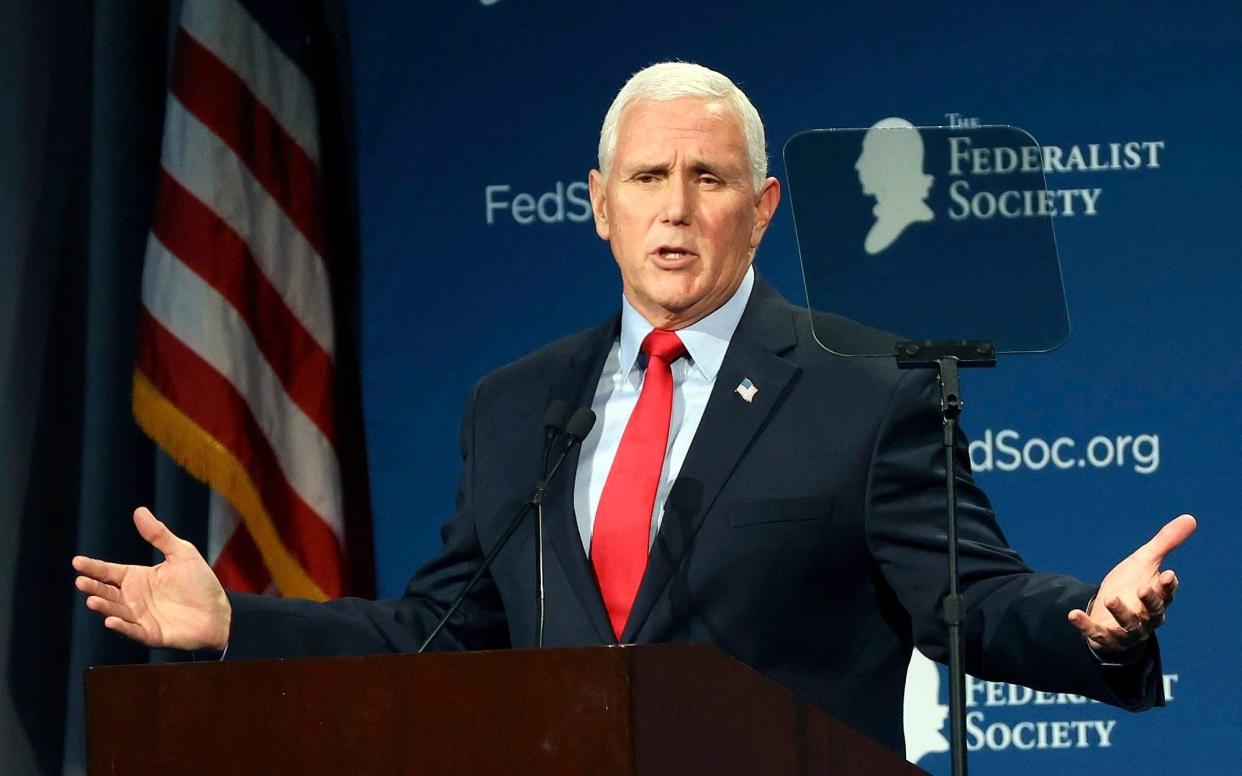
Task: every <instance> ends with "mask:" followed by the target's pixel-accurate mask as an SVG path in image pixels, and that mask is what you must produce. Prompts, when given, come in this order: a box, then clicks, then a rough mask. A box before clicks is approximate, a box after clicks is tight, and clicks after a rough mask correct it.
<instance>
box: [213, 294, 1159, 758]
mask: <svg viewBox="0 0 1242 776" xmlns="http://www.w3.org/2000/svg"><path fill="white" fill-rule="evenodd" d="M817 325H824V326H830V327H834V328H833V330H834V331H835V332H836V335H835V336H836V337H838V338H842V339H846V340H848V341H850V342H852V343H853V345H854V346H856V347H859V348H872V349H875V350H876V352H890V351H891V348H892V344H893V342H894V341H895V340H894V339H893V338H892V337H890V336H887V335H884V334H881V333H879V332H876V331H874V330H871V329H867V328H865V327H862V326H859V325H857V324H854V323H851V322H849V321H847V320H845V319H841V318H836V317H833V316H824V318H823V319H822V321H820V322H819V323H818V324H817ZM618 327H619V317H614V318H613V319H611V320H609V321H607V322H606V323H604V324H603V325H601V326H598V327H596V328H594V329H591V330H587V331H584V332H580V333H578V334H574V335H572V336H570V337H567V338H565V339H562V340H560V341H558V342H555V343H553V344H551V345H548V346H546V347H544V348H542V349H540V350H538V351H536V352H534V353H532V354H531V355H529V356H527V357H525V358H523V359H521V360H519V361H517V362H515V363H513V364H510V365H508V366H506V367H504V368H502V369H500V370H498V371H497V372H494V373H492V374H490V375H488V376H487V377H485V378H483V379H482V380H481V381H480V382H479V383H478V384H477V385H476V386H475V388H474V389H473V391H472V393H471V396H470V399H469V403H468V406H467V409H466V415H465V419H464V422H463V424H462V437H461V449H462V455H463V466H464V468H463V472H462V476H461V480H460V486H459V490H458V500H457V507H458V508H457V512H456V514H455V515H453V517H452V518H451V519H450V520H449V521H448V522H447V523H446V524H445V525H444V527H443V529H442V532H441V533H442V538H443V541H444V549H443V551H442V552H441V553H440V554H439V555H438V556H437V557H436V558H434V559H433V560H432V561H430V562H429V563H428V564H427V565H425V566H423V567H422V568H421V569H420V570H419V571H418V572H417V573H416V574H415V575H414V577H413V579H412V580H411V581H410V583H409V586H408V587H407V589H406V591H405V594H404V596H403V597H402V598H400V599H397V600H392V601H363V600H360V599H341V600H338V601H333V602H330V603H327V604H313V603H310V602H305V601H291V600H279V599H266V598H259V597H254V596H244V595H238V594H231V598H232V601H233V606H234V614H233V625H232V633H231V640H230V645H229V650H228V656H229V658H230V659H234V658H249V657H270V656H288V655H315V654H344V653H349V654H361V653H375V652H389V651H413V650H414V649H416V648H417V647H418V645H419V643H420V642H421V640H422V639H423V638H424V637H425V635H426V634H427V633H428V632H429V631H430V628H431V627H432V626H433V624H434V623H435V621H436V620H437V619H438V618H439V617H440V616H441V614H442V613H443V612H444V611H445V610H446V608H447V606H448V604H449V602H451V600H452V599H453V598H454V597H455V595H456V594H457V593H458V591H459V590H460V588H461V586H462V585H463V584H464V583H465V582H466V580H467V579H468V578H469V577H470V576H471V575H472V574H473V573H474V571H475V570H476V569H477V568H478V565H479V563H480V562H481V560H482V558H483V556H484V555H485V554H486V552H487V551H488V550H489V549H490V548H492V547H493V546H494V545H495V543H496V541H497V540H498V538H499V536H500V534H501V532H502V531H503V530H504V528H505V526H506V524H507V523H508V522H509V519H510V517H511V516H512V515H513V514H514V513H515V512H516V510H517V509H518V508H519V507H520V506H521V504H522V503H523V502H524V501H525V500H526V498H528V497H529V495H530V490H531V488H532V487H533V484H534V483H535V482H536V481H537V480H538V479H539V477H540V474H541V472H540V467H541V463H542V455H541V452H542V449H543V444H544V429H543V417H544V410H545V408H546V407H547V405H548V403H549V401H550V400H551V399H553V398H563V399H565V400H566V401H567V402H568V403H569V405H570V406H572V407H581V406H590V403H591V395H592V393H593V391H594V390H595V387H596V384H597V383H598V380H599V376H600V373H601V371H602V368H603V363H604V359H605V357H606V355H607V353H608V351H609V349H610V348H611V346H612V343H613V341H614V340H615V338H616V337H617V334H618V330H619V329H618ZM743 378H749V379H750V380H751V382H752V383H753V384H754V385H755V386H757V387H758V393H757V394H756V395H755V396H754V398H753V401H751V402H746V401H744V400H743V399H742V398H741V396H739V395H738V394H737V393H735V392H734V388H735V387H736V386H737V385H738V383H740V382H741V381H742V379H743ZM938 402H939V394H938V391H937V388H936V381H935V377H934V374H933V373H932V372H931V371H929V370H901V369H898V368H897V367H896V365H895V363H894V360H893V359H889V358H843V357H838V356H834V355H831V354H829V353H827V352H825V351H824V350H823V349H822V348H821V347H820V346H819V345H818V344H817V343H816V342H815V339H814V337H813V336H812V333H811V323H810V319H809V316H808V315H807V313H806V311H805V310H801V309H799V308H795V307H793V306H792V305H790V304H789V303H788V302H786V301H785V300H784V299H783V298H781V297H780V295H779V294H778V293H777V292H776V291H775V290H773V289H772V288H771V287H770V286H769V285H767V284H766V283H765V282H763V281H762V280H757V281H756V284H755V288H754V291H753V293H752V296H751V299H750V302H749V304H748V306H747V308H746V312H745V314H744V315H743V317H742V319H741V322H740V323H739V324H738V328H737V331H736V333H735V334H734V337H733V339H732V340H731V342H730V344H729V348H728V353H727V355H726V357H725V360H724V363H723V365H722V366H721V369H720V372H719V374H718V376H717V378H716V384H715V387H714V389H713V391H712V395H711V398H710V400H709V401H708V404H707V408H706V410H705V412H704V415H703V419H702V422H701V424H700V425H699V428H698V432H697V434H696V436H695V439H694V441H693V444H692V446H691V447H690V450H689V452H688V454H687V456H686V459H685V462H684V464H683V466H682V469H681V472H680V474H679V476H678V478H677V481H676V483H675V484H674V486H673V488H672V490H671V491H670V494H669V497H668V501H667V504H666V506H665V515H664V520H663V523H662V525H661V528H660V531H659V534H658V535H657V537H656V540H655V543H654V545H653V547H652V550H651V555H650V559H649V562H648V566H647V571H646V574H645V576H644V577H643V580H642V583H641V585H640V587H639V591H638V595H637V598H636V600H635V603H634V607H633V611H632V612H631V615H630V619H629V622H628V624H627V626H626V628H625V632H624V634H623V636H622V639H621V640H622V641H623V642H635V643H656V642H680V643H706V644H713V645H715V646H717V647H719V648H721V649H722V650H724V651H725V652H727V653H729V654H731V655H733V656H735V657H736V658H738V659H739V660H741V661H742V662H744V663H746V664H748V665H750V666H752V667H753V668H755V669H757V670H759V671H761V672H762V673H764V674H766V675H767V676H769V677H771V678H772V679H774V680H776V681H777V682H779V683H780V684H782V685H784V686H786V687H788V688H790V689H791V690H793V691H794V692H795V693H797V694H798V695H800V696H801V697H802V698H804V699H806V700H807V701H809V702H811V703H813V704H815V705H816V706H819V707H820V708H822V709H824V710H825V711H827V712H828V713H829V714H831V715H833V716H835V717H836V718H837V719H839V720H841V721H843V722H845V723H846V724H849V725H851V726H853V727H854V728H856V729H857V730H859V731H861V732H863V733H865V734H866V735H868V736H870V737H872V738H873V739H875V740H876V741H878V742H880V743H881V744H883V745H885V746H887V747H888V748H890V749H892V750H894V751H897V752H901V751H902V750H903V736H902V722H901V711H902V697H903V689H904V681H905V673H906V666H907V663H908V661H909V657H910V650H911V648H912V647H915V646H917V647H918V648H920V649H921V650H922V651H923V652H924V653H925V654H927V655H928V656H929V657H931V658H933V659H937V660H942V661H943V660H945V659H946V658H947V654H948V650H947V646H946V637H945V628H944V625H943V622H942V619H941V616H942V611H941V600H942V599H943V597H944V595H945V593H946V590H947V583H946V566H947V560H946V555H945V524H944V498H945V497H944V463H943V460H944V454H943V447H942V446H941V438H942V427H941V421H940V415H939V409H938V407H939V404H938ZM957 456H958V461H959V467H958V470H959V474H958V481H957V492H958V499H959V505H958V514H959V520H960V522H961V525H960V535H961V582H962V591H963V594H964V596H965V599H966V604H967V611H968V620H967V624H966V629H965V631H966V658H967V669H968V671H969V672H970V673H972V674H973V675H975V676H978V677H981V678H985V679H993V680H1003V681H1007V682H1013V683H1019V684H1024V685H1028V686H1030V687H1034V688H1037V689H1043V690H1050V691H1063V692H1072V693H1078V694H1081V695H1087V696H1090V697H1093V698H1096V699H1099V700H1102V701H1105V702H1109V703H1113V704H1117V705H1122V706H1126V707H1129V708H1132V709H1138V708H1145V707H1147V706H1150V705H1152V704H1153V703H1159V702H1160V701H1161V696H1160V692H1161V682H1160V671H1159V657H1158V651H1157V648H1156V645H1155V643H1154V640H1153V641H1151V642H1149V646H1148V647H1147V649H1146V652H1145V655H1144V656H1143V659H1142V660H1140V661H1139V662H1138V663H1137V664H1133V665H1130V666H1128V667H1126V668H1110V667H1105V666H1102V665H1101V664H1100V662H1099V661H1098V660H1097V659H1096V658H1095V657H1094V656H1093V655H1092V654H1091V653H1090V652H1089V650H1088V649H1087V648H1086V645H1085V644H1084V642H1083V639H1082V638H1081V636H1080V635H1079V634H1078V632H1077V631H1076V630H1075V629H1074V628H1073V627H1072V626H1071V625H1069V623H1068V622H1067V621H1066V614H1067V613H1068V612H1069V611H1070V610H1071V609H1073V608H1075V607H1084V606H1086V604H1087V602H1088V600H1089V599H1090V598H1091V596H1092V595H1093V594H1094V592H1095V588H1094V587H1091V586H1088V585H1084V584H1082V583H1080V582H1078V581H1076V580H1073V579H1070V578H1068V577H1065V576H1061V575H1056V574H1045V573H1037V572H1033V571H1031V569H1029V568H1028V567H1027V566H1026V564H1025V563H1024V562H1023V561H1022V560H1021V558H1020V557H1019V556H1018V554H1017V553H1016V552H1014V551H1013V550H1012V549H1010V548H1009V546H1008V544H1007V542H1006V541H1005V537H1004V535H1003V534H1002V532H1001V530H1000V527H999V526H998V525H997V523H996V520H995V518H994V516H993V513H992V510H991V507H990V505H989V503H988V500H987V498H986V497H985V496H984V494H983V493H982V492H981V491H980V490H979V489H978V488H977V487H976V486H975V484H974V482H973V481H972V479H971V476H970V474H969V456H968V454H967V447H966V440H965V438H964V437H962V438H960V439H959V440H958V444H957ZM576 466H577V460H576V456H571V458H570V459H569V460H568V461H567V462H566V465H565V466H564V467H563V469H562V471H561V472H560V474H559V475H558V476H557V478H556V480H555V481H554V483H553V485H552V487H551V489H550V493H549V497H548V504H547V507H546V512H545V514H546V520H547V538H548V542H547V546H548V557H547V559H546V561H545V580H546V582H545V584H546V601H547V621H546V628H545V641H544V643H545V645H547V646H570V645H591V644H612V643H614V642H615V639H614V638H613V635H612V631H611V629H610V627H609V624H608V618H607V616H606V614H605V609H604V605H603V602H602V600H601V598H600V594H599V589H598V586H597V585H596V582H595V579H594V577H593V575H592V572H591V568H590V564H589V561H588V559H587V557H586V555H585V554H584V552H583V549H582V542H581V540H580V537H579V533H578V528H577V522H576V520H575V518H574V514H573V484H574V475H575V469H576ZM534 537H535V531H534V521H533V520H528V521H526V522H525V524H524V525H523V526H522V527H521V528H520V529H519V530H518V532H517V533H516V534H515V535H514V537H513V541H512V543H511V544H510V546H509V547H507V548H506V549H505V550H504V551H503V552H502V553H501V554H500V555H499V557H498V559H497V561H496V563H495V565H494V566H493V568H492V570H491V571H490V573H489V574H488V575H486V576H485V577H484V578H483V579H482V580H481V582H480V584H479V585H478V587H477V588H476V589H475V590H474V591H473V592H472V593H471V595H470V597H469V598H468V599H467V602H466V604H465V605H463V607H462V608H461V610H460V611H459V612H458V614H457V615H455V616H454V618H453V619H452V620H451V622H450V624H449V626H448V627H447V629H446V630H445V631H444V632H442V633H441V634H440V635H439V636H438V637H437V640H436V642H435V643H434V645H433V646H434V648H438V649H485V648H502V647H510V646H512V647H530V646H533V645H534V643H535V633H536V589H535V571H534V563H533V559H534V541H535V538H534Z"/></svg>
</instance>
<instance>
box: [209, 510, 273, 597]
mask: <svg viewBox="0 0 1242 776" xmlns="http://www.w3.org/2000/svg"><path fill="white" fill-rule="evenodd" d="M212 568H213V569H214V570H215V572H216V578H217V579H219V580H220V584H221V585H223V586H224V587H226V588H228V589H229V590H240V591H242V592H244V593H262V592H263V591H264V590H265V589H267V586H268V585H270V584H271V582H272V575H271V574H269V573H267V567H265V566H264V565H263V555H262V554H261V553H260V552H259V547H258V545H256V544H255V543H254V540H253V539H251V538H250V532H249V531H247V530H246V529H245V527H244V526H240V525H239V526H237V527H236V528H235V529H234V530H233V534H232V535H231V536H230V537H229V540H228V542H227V543H226V544H225V545H224V549H223V550H221V551H220V556H219V557H217V558H216V562H215V563H213V564H212Z"/></svg>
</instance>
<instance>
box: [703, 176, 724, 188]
mask: <svg viewBox="0 0 1242 776" xmlns="http://www.w3.org/2000/svg"><path fill="white" fill-rule="evenodd" d="M699 183H700V184H702V185H704V186H719V185H720V183H721V181H720V179H719V178H717V177H716V176H715V175H700V176H699Z"/></svg>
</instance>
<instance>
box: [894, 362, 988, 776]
mask: <svg viewBox="0 0 1242 776" xmlns="http://www.w3.org/2000/svg"><path fill="white" fill-rule="evenodd" d="M897 366H899V367H901V368H902V369H919V368H935V369H937V370H938V374H939V382H940V417H941V421H942V422H943V424H944V435H943V446H944V489H945V502H946V503H945V507H946V511H947V514H948V550H949V553H948V554H949V594H948V595H946V596H945V598H944V623H945V626H946V628H947V629H948V634H949V718H950V720H951V722H950V732H951V738H950V744H951V751H952V760H953V776H966V656H965V653H964V650H963V644H962V625H963V623H964V622H965V621H966V607H965V603H964V602H963V600H962V595H961V592H960V591H959V589H958V536H957V490H956V487H957V459H956V458H955V457H954V455H953V453H954V441H955V437H956V435H957V419H958V418H959V417H960V416H961V414H962V407H963V402H962V394H961V387H960V385H959V383H958V367H960V366H996V347H995V346H994V345H993V344H992V343H991V342H986V341H983V340H978V341H968V340H957V341H941V342H933V341H925V342H899V343H898V344H897Z"/></svg>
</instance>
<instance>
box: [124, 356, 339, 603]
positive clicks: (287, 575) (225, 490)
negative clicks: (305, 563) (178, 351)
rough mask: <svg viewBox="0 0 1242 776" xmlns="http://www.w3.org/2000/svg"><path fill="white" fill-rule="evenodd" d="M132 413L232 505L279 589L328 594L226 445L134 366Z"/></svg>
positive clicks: (317, 598) (299, 593) (322, 597)
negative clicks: (292, 547)
mask: <svg viewBox="0 0 1242 776" xmlns="http://www.w3.org/2000/svg"><path fill="white" fill-rule="evenodd" d="M133 407H134V419H135V420H137V421H138V425H139V426H140V427H141V428H142V430H143V431H145V432H146V434H147V436H149V437H151V439H153V440H155V443H156V444H157V445H159V446H160V447H162V448H164V450H165V451H167V452H168V454H169V455H171V456H172V457H173V458H174V459H175V460H176V461H177V463H179V464H181V466H183V467H185V469H186V471H188V472H189V473H190V474H192V475H193V476H194V477H196V478H198V479H199V480H202V481H203V482H205V483H206V484H207V485H208V486H210V487H211V488H212V490H214V491H216V492H217V493H219V494H220V495H221V496H222V497H223V498H224V499H225V500H227V501H228V502H229V503H230V504H232V505H233V508H234V509H236V510H237V513H238V514H240V515H241V517H242V522H243V523H244V524H245V527H246V530H248V531H249V532H250V536H251V538H252V539H254V543H255V544H256V545H257V546H258V548H259V553H260V554H261V555H262V556H263V562H264V564H266V565H267V569H268V572H269V573H271V575H272V581H273V582H275V583H276V588H277V589H278V590H279V591H280V594H281V595H283V596H286V597H293V598H309V599H312V600H315V601H324V600H327V598H328V596H327V595H325V594H324V592H323V590H322V589H320V587H319V585H318V584H316V582H315V580H313V579H312V578H311V576H310V574H308V573H307V571H306V569H305V568H303V567H302V564H301V563H299V562H298V560H297V559H296V558H294V557H293V554H292V553H291V552H290V551H289V548H288V547H286V546H285V544H284V542H282V541H281V540H280V534H279V533H278V532H277V531H276V526H275V525H274V524H273V523H272V518H271V515H269V514H268V513H267V510H266V509H265V508H264V507H263V501H262V500H261V499H260V498H259V491H258V489H257V488H256V487H255V485H254V481H253V480H251V479H250V474H249V473H248V472H247V471H246V469H245V467H244V466H242V464H241V462H240V461H238V460H237V458H236V456H234V455H233V453H232V452H230V451H229V449H228V448H226V447H225V446H224V445H222V444H220V443H219V442H218V441H216V439H215V438H214V437H213V436H211V434H209V433H207V431H206V430H204V429H203V427H202V426H200V425H198V424H197V423H195V422H194V421H193V420H191V419H190V418H189V417H188V416H186V414H185V413H183V412H182V411H181V410H179V409H177V407H176V405H174V404H173V403H172V402H170V401H169V400H168V399H167V398H166V397H165V396H164V395H163V394H161V393H160V391H159V389H158V388H156V387H155V385H154V384H152V383H151V381H150V380H149V379H148V378H147V376H146V375H144V374H143V373H142V372H141V371H139V370H137V369H135V370H134V390H133Z"/></svg>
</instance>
